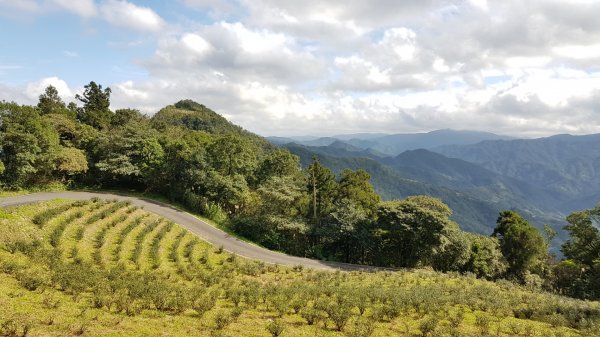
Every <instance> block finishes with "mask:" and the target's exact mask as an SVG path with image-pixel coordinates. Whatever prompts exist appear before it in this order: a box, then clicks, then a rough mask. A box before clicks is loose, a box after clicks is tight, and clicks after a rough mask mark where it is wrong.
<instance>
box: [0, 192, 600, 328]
mask: <svg viewBox="0 0 600 337" xmlns="http://www.w3.org/2000/svg"><path fill="white" fill-rule="evenodd" d="M0 302H1V304H2V305H0V335H3V336H42V335H43V336H64V335H90V336H95V335H103V336H110V335H112V336H122V335H130V336H164V335H171V336H181V335H197V336H242V335H243V336H279V335H281V336H352V337H358V336H365V337H366V336H597V335H598V333H600V329H599V327H600V325H599V324H600V304H599V303H597V302H585V301H580V300H574V299H568V298H565V297H561V296H557V295H552V294H548V293H543V292H537V291H532V290H530V289H527V288H524V287H522V286H517V285H514V284H512V283H510V282H506V281H504V282H497V283H492V282H488V281H483V280H479V279H476V278H474V277H469V276H460V275H458V274H452V273H451V274H441V273H437V272H433V271H427V270H404V271H398V272H377V273H365V272H324V271H314V270H305V269H303V268H301V267H295V268H283V267H279V266H275V265H266V264H264V263H261V262H257V261H249V260H245V259H243V258H240V257H237V256H235V255H232V254H230V253H227V252H224V251H223V250H222V249H219V248H218V247H211V246H209V245H208V244H206V243H205V242H203V241H201V240H199V239H198V238H197V237H195V236H193V235H192V234H191V233H189V232H187V231H186V230H184V229H182V228H181V227H179V226H178V225H176V224H173V223H170V222H169V221H167V220H165V219H162V218H160V217H157V216H156V215H153V214H150V213H147V212H145V211H144V210H143V209H139V208H137V207H135V206H132V205H130V204H128V203H126V202H117V201H104V200H97V199H93V200H89V201H77V202H72V201H66V200H56V201H52V202H47V203H43V204H37V205H29V206H22V207H19V208H15V209H10V210H3V211H2V213H1V214H0Z"/></svg>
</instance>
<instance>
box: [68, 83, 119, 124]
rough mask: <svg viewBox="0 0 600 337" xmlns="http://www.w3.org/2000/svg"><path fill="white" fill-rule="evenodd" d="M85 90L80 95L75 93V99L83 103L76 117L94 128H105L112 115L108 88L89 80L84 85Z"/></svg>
mask: <svg viewBox="0 0 600 337" xmlns="http://www.w3.org/2000/svg"><path fill="white" fill-rule="evenodd" d="M84 88H85V91H84V92H83V96H82V95H79V94H77V95H75V99H77V100H78V101H80V102H82V103H83V108H79V109H78V110H77V119H78V120H79V121H80V122H82V123H84V124H88V125H91V126H93V127H95V128H96V129H100V130H102V129H105V128H107V127H108V126H109V125H110V122H111V119H112V117H113V113H112V111H110V94H111V90H110V88H108V87H107V88H106V89H104V90H103V89H102V85H98V84H96V82H94V81H91V82H90V83H89V84H87V85H85V86H84Z"/></svg>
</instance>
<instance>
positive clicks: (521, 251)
mask: <svg viewBox="0 0 600 337" xmlns="http://www.w3.org/2000/svg"><path fill="white" fill-rule="evenodd" d="M492 235H493V236H495V237H497V238H498V240H499V242H500V250H501V251H502V255H504V258H505V259H506V261H507V263H508V270H507V272H508V274H509V276H512V277H516V278H518V279H522V278H523V277H524V275H525V274H526V273H527V272H532V273H540V272H541V268H542V265H543V261H544V258H545V256H546V254H547V247H546V242H545V240H544V237H543V236H542V235H541V234H540V232H539V231H538V230H537V229H536V228H535V227H533V226H531V225H530V224H529V222H527V220H525V219H523V218H522V217H521V216H520V215H519V214H518V213H516V212H514V211H503V212H500V215H499V216H498V220H496V228H495V229H494V233H493V234H492Z"/></svg>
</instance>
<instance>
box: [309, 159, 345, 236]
mask: <svg viewBox="0 0 600 337" xmlns="http://www.w3.org/2000/svg"><path fill="white" fill-rule="evenodd" d="M305 175H306V181H307V191H308V192H309V194H310V198H311V202H310V206H309V214H308V218H309V219H310V220H311V222H312V224H313V228H316V227H317V226H318V225H319V224H320V223H321V220H322V219H323V217H324V216H325V215H327V214H329V212H330V211H331V209H332V207H333V201H334V197H335V191H336V187H337V186H336V185H337V183H336V181H335V175H334V174H333V172H331V170H330V169H328V168H326V167H325V166H323V165H321V163H319V160H318V159H317V157H313V159H312V163H311V164H310V165H309V166H308V167H307V168H306V170H305Z"/></svg>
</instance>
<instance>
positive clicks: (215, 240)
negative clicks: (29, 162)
mask: <svg viewBox="0 0 600 337" xmlns="http://www.w3.org/2000/svg"><path fill="white" fill-rule="evenodd" d="M93 197H98V198H101V199H117V200H129V201H131V202H132V204H133V205H136V206H140V207H143V208H144V210H146V211H149V212H152V213H155V214H158V215H160V216H162V217H165V218H167V219H169V220H171V221H173V222H175V223H177V224H179V225H181V226H183V227H185V228H187V229H188V230H189V231H191V232H192V233H194V234H196V235H198V236H199V237H200V238H202V239H203V240H205V241H207V242H209V243H210V244H212V245H214V246H215V247H223V249H225V250H226V251H229V252H231V253H235V254H237V255H239V256H242V257H246V258H249V259H253V260H260V261H264V262H266V263H271V264H278V265H285V266H303V267H306V268H312V269H326V270H369V271H373V270H377V269H378V268H374V267H370V266H361V265H355V264H346V263H338V262H329V261H319V260H312V259H307V258H302V257H297V256H291V255H286V254H283V253H279V252H274V251H271V250H268V249H265V248H262V247H259V246H256V245H253V244H251V243H248V242H245V241H242V240H240V239H238V238H236V237H233V236H231V235H229V234H227V233H225V232H223V231H222V230H220V229H218V228H215V227H214V226H211V225H210V224H208V223H206V222H204V221H202V220H200V219H198V218H196V217H194V216H193V215H191V214H189V213H187V212H184V211H182V210H179V209H177V208H175V207H173V206H170V205H168V204H165V203H162V202H158V201H154V200H150V199H145V198H139V197H132V196H126V195H118V194H113V193H97V192H75V191H67V192H42V193H33V194H27V195H20V196H15V197H7V198H0V207H9V206H18V205H24V204H31V203H36V202H42V201H48V200H53V199H68V200H87V199H90V198H93Z"/></svg>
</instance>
